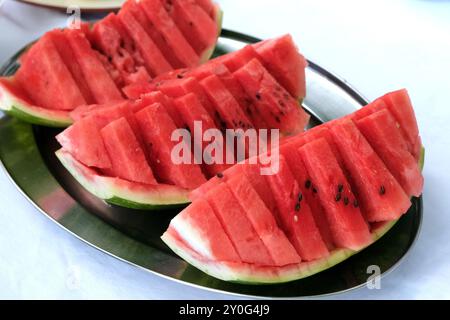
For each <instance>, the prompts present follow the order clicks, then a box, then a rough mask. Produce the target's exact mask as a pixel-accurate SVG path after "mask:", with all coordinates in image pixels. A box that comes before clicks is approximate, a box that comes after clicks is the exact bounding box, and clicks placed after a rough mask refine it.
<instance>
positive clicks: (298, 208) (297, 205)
mask: <svg viewBox="0 0 450 320" xmlns="http://www.w3.org/2000/svg"><path fill="white" fill-rule="evenodd" d="M295 211H300V203H298V202H297V204H296V205H295Z"/></svg>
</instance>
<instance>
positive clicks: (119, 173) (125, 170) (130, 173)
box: [100, 118, 157, 185]
mask: <svg viewBox="0 0 450 320" xmlns="http://www.w3.org/2000/svg"><path fill="white" fill-rule="evenodd" d="M100 133H101V136H102V138H103V142H104V144H105V147H106V151H107V152H108V155H109V158H110V160H111V166H112V168H111V170H110V175H111V176H113V177H118V178H121V179H125V180H128V181H132V182H139V183H144V184H155V185H156V184H157V182H156V180H155V178H154V177H153V173H152V170H151V168H150V167H149V165H148V163H147V160H146V158H145V154H144V151H143V150H142V148H141V145H140V144H139V142H138V140H137V138H136V136H135V135H134V132H133V130H132V129H131V127H130V125H129V124H128V122H127V120H126V119H125V118H120V119H118V120H115V121H113V122H111V123H110V124H108V125H107V126H105V127H104V128H103V129H101V130H100Z"/></svg>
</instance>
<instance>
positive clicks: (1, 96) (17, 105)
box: [0, 78, 72, 128]
mask: <svg viewBox="0 0 450 320" xmlns="http://www.w3.org/2000/svg"><path fill="white" fill-rule="evenodd" d="M0 110H3V111H5V112H6V113H8V114H9V115H11V116H13V117H16V118H18V119H20V120H22V121H25V122H28V123H34V124H37V125H42V126H47V127H61V128H64V127H67V126H69V125H70V124H71V123H72V119H71V117H70V115H69V112H68V111H64V110H55V109H47V108H42V107H39V106H36V105H34V104H33V103H32V102H31V99H30V97H28V95H27V93H26V92H24V91H23V90H22V89H21V88H20V87H17V86H16V85H15V84H14V81H13V78H0Z"/></svg>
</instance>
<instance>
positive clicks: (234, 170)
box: [189, 163, 244, 202]
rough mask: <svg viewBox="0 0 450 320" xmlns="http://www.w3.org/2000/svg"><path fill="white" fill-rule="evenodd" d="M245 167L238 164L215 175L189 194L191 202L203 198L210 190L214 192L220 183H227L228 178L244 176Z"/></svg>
mask: <svg viewBox="0 0 450 320" xmlns="http://www.w3.org/2000/svg"><path fill="white" fill-rule="evenodd" d="M243 167H244V166H243V165H242V163H238V164H236V165H234V166H231V167H230V168H228V169H226V170H225V171H223V172H221V173H219V174H217V175H215V176H214V177H212V178H211V179H209V180H208V181H206V182H205V183H204V184H202V185H200V186H199V187H198V188H196V189H194V190H192V191H191V192H190V193H189V200H190V201H191V202H194V201H195V200H197V199H200V198H202V197H203V196H204V195H205V194H206V193H207V192H208V191H209V190H212V189H214V188H215V187H216V186H218V185H219V184H220V183H222V182H225V181H227V179H228V178H230V177H233V176H234V175H240V174H244V173H243Z"/></svg>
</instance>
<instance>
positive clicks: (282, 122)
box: [234, 59, 309, 133]
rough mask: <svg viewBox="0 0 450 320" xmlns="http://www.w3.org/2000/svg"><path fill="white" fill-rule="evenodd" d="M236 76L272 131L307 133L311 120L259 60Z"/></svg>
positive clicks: (242, 69)
mask: <svg viewBox="0 0 450 320" xmlns="http://www.w3.org/2000/svg"><path fill="white" fill-rule="evenodd" d="M234 75H235V76H236V78H237V79H238V81H239V82H240V83H241V85H242V86H243V87H244V89H245V91H246V92H247V94H248V95H249V96H250V97H251V99H252V101H253V103H254V104H255V105H256V106H257V107H258V108H259V113H260V114H261V116H262V117H263V119H264V120H265V122H266V123H267V124H268V125H269V126H270V127H271V128H279V129H280V130H281V131H282V132H284V133H296V132H299V131H303V130H304V128H305V126H306V124H307V123H308V120H309V116H308V115H307V114H306V113H305V112H304V111H303V110H302V109H301V108H300V106H299V104H298V102H297V101H296V100H295V99H294V98H292V96H291V95H290V94H289V93H288V92H287V91H286V90H285V89H284V88H283V87H282V86H280V85H279V84H278V83H277V81H276V80H275V79H274V78H273V77H272V76H271V75H270V73H269V72H268V71H267V70H266V69H265V68H264V67H263V66H262V64H261V63H260V62H259V61H258V60H257V59H253V60H252V61H250V62H249V63H248V64H246V65H245V66H244V67H242V68H241V69H239V70H238V71H236V72H235V73H234Z"/></svg>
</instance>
